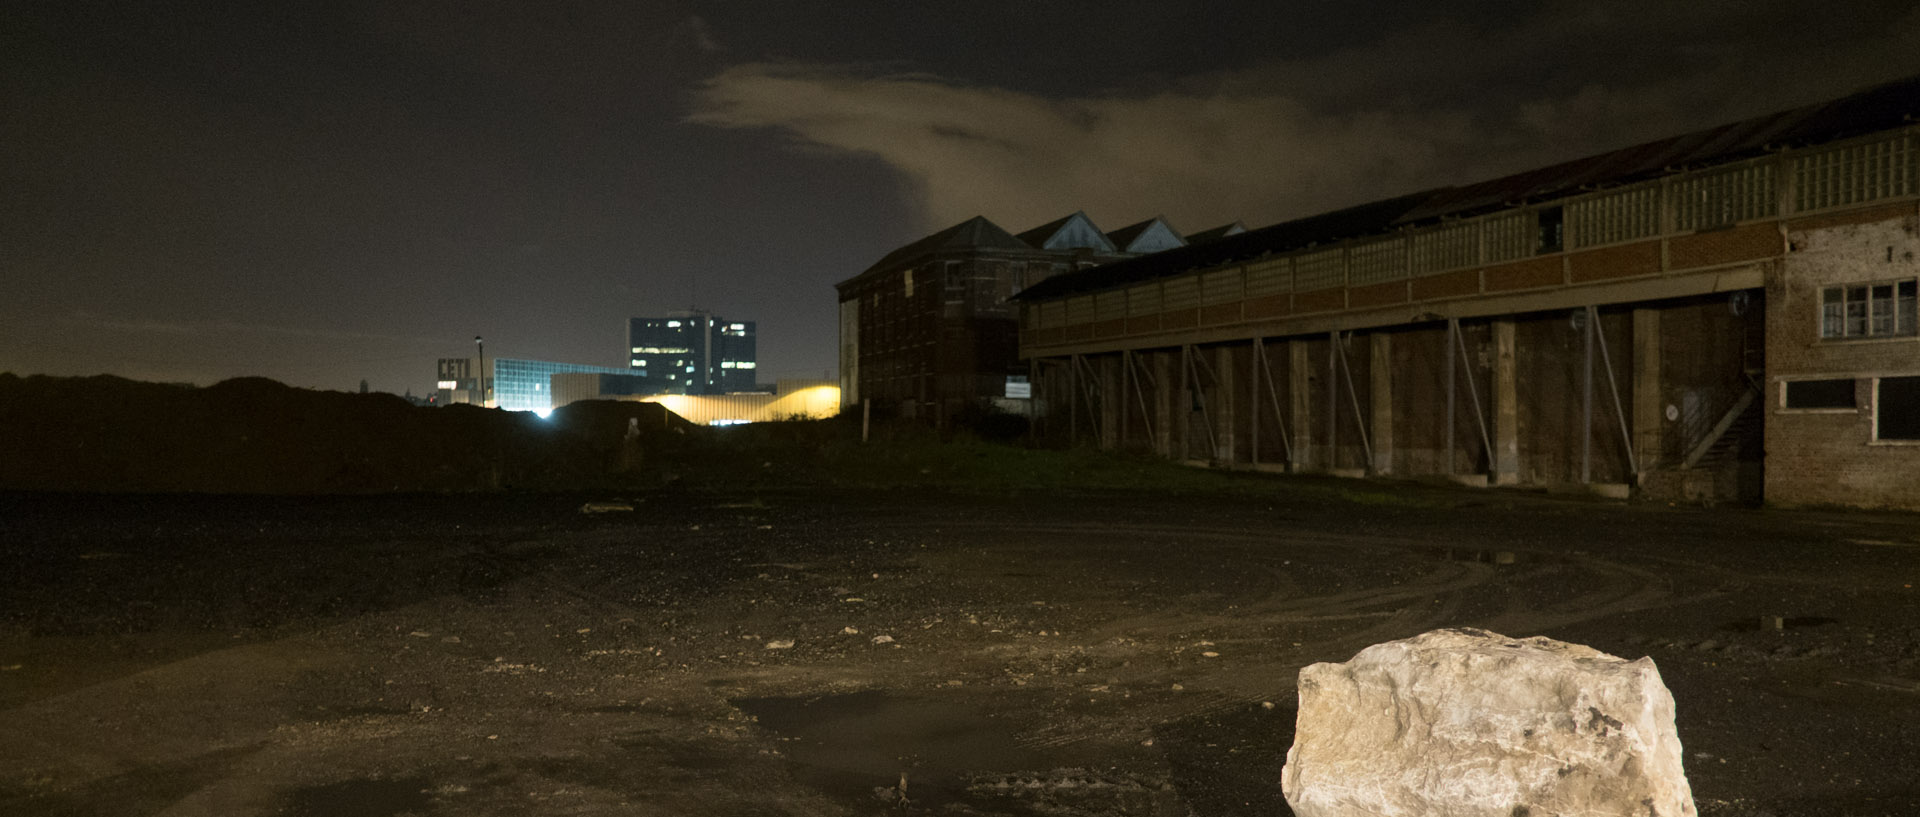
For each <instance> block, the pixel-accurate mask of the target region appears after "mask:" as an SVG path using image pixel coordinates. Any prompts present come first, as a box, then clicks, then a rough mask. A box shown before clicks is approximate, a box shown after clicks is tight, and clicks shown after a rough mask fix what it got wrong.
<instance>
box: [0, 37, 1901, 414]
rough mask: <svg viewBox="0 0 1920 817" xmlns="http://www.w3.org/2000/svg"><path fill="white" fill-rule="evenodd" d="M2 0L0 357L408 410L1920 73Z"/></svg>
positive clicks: (1876, 62) (1786, 47)
mask: <svg viewBox="0 0 1920 817" xmlns="http://www.w3.org/2000/svg"><path fill="white" fill-rule="evenodd" d="M808 6H812V7H813V8H808ZM0 8H4V10H3V11H0V102H4V111H3V114H0V184H4V197H3V198H0V206H3V207H4V210H0V280H3V281H4V283H5V286H4V288H0V371H12V372H15V373H19V374H34V373H43V374H58V375H86V374H99V373H109V374H117V375H122V376H126V377H133V378H139V379H146V380H161V381H186V382H195V383H199V384H202V385H206V384H211V383H213V382H216V381H219V380H222V379H225V378H228V377H235V376H242V375H261V376H266V377H271V378H274V379H277V380H281V381H284V382H287V383H290V384H293V385H297V386H306V387H314V388H328V389H353V388H357V386H358V384H359V382H360V380H361V379H363V378H364V379H366V380H367V381H369V383H370V385H371V386H372V388H374V389H376V390H383V391H392V392H401V391H404V390H409V389H410V390H412V391H413V392H415V393H416V394H417V393H421V392H424V391H426V390H428V389H431V388H432V381H433V363H434V359H435V358H439V357H455V356H462V355H469V354H471V353H472V346H473V344H472V338H473V336H474V335H476V334H479V335H484V336H486V338H487V353H488V356H489V357H492V356H495V355H501V356H508V357H526V358H537V359H545V360H560V361H568V362H576V363H590V364H598V365H607V366H613V365H619V364H620V363H621V362H622V360H623V359H624V357H623V355H622V352H623V351H624V349H623V347H624V345H625V336H624V332H625V320H626V318H628V317H630V316H638V315H656V314H664V313H665V312H668V311H670V310H675V309H683V308H686V307H688V306H689V305H698V306H701V307H704V308H707V309H711V310H714V311H716V312H718V313H720V314H722V315H724V316H725V317H727V318H730V319H735V320H755V321H758V322H759V333H760V334H759V349H760V361H761V363H760V370H761V373H762V374H761V378H762V380H763V381H766V380H772V379H773V378H774V377H780V376H787V377H820V376H822V375H825V374H828V373H829V372H831V371H832V368H833V366H834V361H835V359H836V355H835V350H834V343H835V333H836V331H837V322H836V305H835V295H834V291H833V284H834V283H835V282H837V281H840V280H843V279H845V278H848V277H851V276H852V275H855V274H857V273H859V272H860V271H861V270H863V269H865V268H866V267H867V265H869V264H871V263H872V262H873V261H875V260H876V259H878V258H879V257H880V256H881V255H882V254H884V253H885V252H886V251H888V250H890V249H892V248H894V247H896V246H899V245H901V244H904V243H906V242H908V241H911V240H913V239H915V238H918V237H920V236H922V235H925V234H926V233H929V232H931V231H933V230H936V229H940V228H943V227H946V226H948V225H950V224H952V223H954V222H957V221H960V220H962V219H965V218H968V217H970V216H973V215H976V214H978V215H985V216H987V217H988V218H990V219H993V220H994V221H995V222H997V223H999V224H1000V225H1001V226H1003V227H1006V228H1008V229H1010V230H1015V231H1019V230H1024V229H1027V228H1030V227H1033V226H1036V225H1038V224H1040V223H1043V222H1046V221H1049V220H1051V219H1053V218H1056V217H1058V216H1061V215H1065V214H1067V213H1069V212H1072V211H1074V210H1085V211H1087V213H1088V214H1089V215H1091V216H1092V217H1093V218H1094V220H1095V221H1096V222H1097V223H1099V224H1100V225H1102V226H1103V227H1105V228H1106V229H1109V230H1111V229H1114V228H1117V227H1121V226H1124V225H1126V224H1128V223H1131V222H1134V221H1138V220H1141V219H1144V218H1148V217H1151V216H1154V215H1157V214H1159V215H1165V216H1167V217H1168V218H1169V219H1170V220H1171V221H1172V222H1173V224H1174V225H1175V226H1176V227H1178V228H1180V229H1182V230H1187V231H1197V230H1201V229H1205V228H1208V227H1213V226H1217V225H1219V224H1222V223H1225V222H1228V221H1233V220H1240V221H1243V222H1245V223H1246V224H1247V225H1248V226H1249V227H1258V226H1262V225H1265V224H1270V223H1273V222H1276V221H1280V220H1284V219H1287V218H1291V217H1296V216H1301V215H1308V214H1312V213H1314V212H1319V211H1322V210H1326V209H1329V208H1334V207H1338V206H1342V205H1348V204H1354V203H1359V202H1362V201H1367V200H1371V199H1376V198H1381V197H1384V196H1389V195H1394V194H1398V193H1405V192H1411V191H1414V190H1418V189H1423V188H1427V187H1432V186H1437V185H1443V184H1453V183H1462V182H1471V181H1475V180H1478V179H1483V178H1487V177H1490V176H1494V175H1499V174H1503V173H1508V172H1513V171H1518V170H1524V169H1527V168H1530V167H1535V166H1539V165H1542V164H1546V163H1549V162H1552V161H1556V160H1561V159H1568V158H1574V157H1577V156H1580V155H1585V154H1589V153H1593V152H1596V151H1600V150H1606V149H1610V148H1615V147H1622V146H1625V145H1629V144H1633V143H1635V142H1639V141H1645V140H1648V139H1654V138H1659V137H1662V136H1667V135H1671V134H1674V133H1678V132H1681V131H1684V130H1688V129H1692V128H1698V127H1705V126H1710V125H1715V124H1719V123H1721V122H1725V121H1729V120H1733V119H1738V118H1741V117H1745V116H1750V115H1755V114H1761V113H1766V112H1769V111H1773V110H1777V109H1782V108H1787V107H1792V106H1795V105H1801V104H1806V103H1809V102H1817V101H1821V100H1823V99H1827V98H1830V97H1836V96H1840V95H1843V94H1846V93H1848V92H1850V91H1853V90H1856V89H1858V88H1860V87H1863V86H1867V85H1871V84H1874V83H1877V82H1881V81H1884V80H1888V79H1894V78H1897V77H1902V76H1907V75H1911V74H1916V73H1920V9H1916V7H1915V6H1914V5H1913V4H1912V3H1911V2H1884V3H1883V2H1849V3H1843V4H1832V3H1825V2H1801V3H1788V2H1764V0H1740V1H1738V2H1712V1H1709V2H1692V3H1671V2H1649V3H1644V4H1635V3H1604V2H1539V3H1527V4H1514V3H1504V2H1503V3H1493V2H1481V3H1476V2H1464V1H1463V2H1447V3H1433V2H1403V3H1395V2H1387V3H1366V2H1341V3H1299V4H1290V3H1289V4H1283V3H1267V2H1248V3H1181V2H1166V0H1162V1H1161V2H1156V3H1143V2H1107V3H1099V4H1066V3H1043V2H1034V1H1033V0H1025V1H1024V2H991V1H990V0H976V2H967V3H941V2H903V1H902V0H887V1H886V2H838V3H831V4H828V3H820V4H803V3H792V2H776V1H775V0H766V1H765V2H747V1H744V0H734V1H732V2H718V1H716V2H673V1H672V0H659V1H657V2H611V1H610V2H604V3H572V2H557V1H555V0H542V1H541V2H525V3H503V2H472V1H471V0H458V1H457V2H451V1H450V2H404V0H383V1H382V2H367V3H361V2H324V3H282V2H236V3H232V4H205V3H190V2H181V3H131V2H128V3H109V4H93V3H87V2H76V1H73V0H62V1H61V2H52V3H45V4H30V5H25V6H23V5H21V4H19V3H8V4H6V5H5V6H4V7H0Z"/></svg>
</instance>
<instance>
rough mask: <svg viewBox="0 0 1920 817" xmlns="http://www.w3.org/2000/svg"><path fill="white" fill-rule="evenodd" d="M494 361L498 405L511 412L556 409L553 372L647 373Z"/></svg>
mask: <svg viewBox="0 0 1920 817" xmlns="http://www.w3.org/2000/svg"><path fill="white" fill-rule="evenodd" d="M491 362H492V363H493V399H494V404H495V405H497V406H499V407H500V408H503V409H506V410H508V411H533V412H539V413H541V414H545V413H547V412H549V411H552V410H553V384H552V382H551V380H550V378H551V377H552V376H553V375H556V374H568V373H586V374H610V375H620V376H622V377H624V378H631V377H633V376H635V375H636V374H644V373H641V372H635V371H634V370H632V369H615V368H612V367H608V366H583V365H581V364H578V363H555V362H552V361H548V360H515V359H513V358H496V359H494V360H493V361H491ZM634 393H644V392H634Z"/></svg>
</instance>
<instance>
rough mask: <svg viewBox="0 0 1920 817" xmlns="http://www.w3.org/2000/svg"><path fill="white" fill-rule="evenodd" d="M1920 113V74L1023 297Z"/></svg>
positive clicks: (1496, 205)
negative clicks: (1814, 103)
mask: <svg viewBox="0 0 1920 817" xmlns="http://www.w3.org/2000/svg"><path fill="white" fill-rule="evenodd" d="M1916 116H1920V76H1917V77H1908V78H1906V79H1902V80H1896V81H1894V82H1889V83H1886V84H1884V85H1878V86H1875V87H1873V88H1868V89H1866V90H1864V91H1861V92H1859V93H1856V94H1853V95H1851V96H1848V97H1845V98H1842V99H1837V100H1834V101H1831V102H1823V103H1820V104H1817V105H1807V106H1804V107H1800V108H1795V109H1793V110H1789V111H1781V112H1779V113H1773V114H1768V115H1766V116H1758V117H1754V118H1752V119H1747V120H1743V121H1740V122H1734V123H1731V124H1727V125H1721V126H1719V127H1715V128H1708V129H1705V130H1701V131H1695V132H1693V133H1688V134H1682V135H1679V136H1673V137H1668V138H1666V139H1660V140H1657V141H1653V142H1647V143H1645V144H1641V145H1635V146H1633V147H1629V148H1623V149H1621V150H1615V151H1610V152H1607V153H1602V154H1599V155H1597V156H1589V157H1586V158H1584V159H1575V160H1573V161H1570V162H1562V163H1560V164H1556V165H1551V166H1548V167H1543V168H1538V169H1535V170H1529V171H1526V172H1523V173H1516V174H1513V175H1511V176H1505V177H1502V178H1498V179H1491V180H1488V181H1484V182H1480V183H1477V184H1469V185H1463V186H1460V187H1447V188H1440V189H1437V190H1432V191H1428V192H1425V193H1416V194H1413V195H1410V196H1402V197H1399V198H1395V199H1387V200H1384V201H1379V202H1374V203H1371V204H1363V205H1360V206H1358V207H1352V208H1348V209H1346V210H1341V211H1337V212H1334V213H1327V214H1324V215H1318V216H1310V217H1308V218H1303V219H1298V220H1295V221H1290V222H1286V223H1284V224H1277V225H1274V226H1272V227H1263V228H1261V229H1258V230H1250V231H1248V232H1245V233H1241V234H1239V235H1235V236H1231V237H1227V238H1222V239H1219V240H1216V241H1211V242H1207V243H1204V244H1200V243H1196V244H1194V245H1192V246H1187V247H1182V248H1180V249H1176V250H1168V251H1166V252H1161V253H1155V254H1153V255H1147V256H1141V257H1139V258H1132V259H1127V260H1124V261H1118V262H1114V263H1111V264H1106V265H1103V266H1098V267H1093V268H1091V269H1086V270H1081V271H1079V272H1074V273H1069V274H1066V275H1059V276H1055V277H1053V278H1049V279H1047V280H1045V281H1042V282H1041V283H1039V284H1036V285H1034V286H1032V287H1029V288H1027V289H1026V290H1024V291H1022V292H1021V293H1020V294H1019V295H1018V296H1016V297H1018V298H1020V299H1022V300H1035V299H1042V298H1052V297H1059V296H1062V295H1067V294H1071V293H1076V292H1086V291H1091V290H1099V289H1107V288H1109V287H1113V286H1117V285H1121V284H1128V283H1135V282H1138V281H1145V280H1151V279H1154V278H1160V277H1164V276H1169V275H1177V274H1179V273H1181V272H1184V271H1187V270H1191V269H1201V268H1206V267H1214V266H1220V265H1224V264H1231V263H1235V262H1239V261H1244V260H1248V259H1251V258H1257V257H1259V256H1261V255H1266V254H1269V253H1280V252H1288V251H1291V250H1296V249H1300V248H1303V247H1308V246H1312V245H1314V244H1325V243H1332V242H1335V241H1343V240H1346V239H1350V238H1359V237H1362V236H1366V235H1371V234H1376V233H1381V232H1385V231H1387V230H1390V229H1393V228H1396V227H1403V226H1411V225H1416V224H1421V223H1430V222H1434V221H1438V220H1440V219H1442V218H1446V217H1465V216H1472V215H1478V214H1480V213H1484V212H1489V211H1493V210H1499V209H1503V208H1507V207H1512V206H1514V205H1516V204H1520V203H1523V202H1528V201H1539V200H1544V199H1552V198H1559V197H1562V196H1566V195H1570V194H1574V193H1577V192H1580V191H1582V190H1587V189H1591V188H1595V187H1606V186H1614V185H1621V184H1629V183H1632V182H1637V181H1643V180H1645V179H1650V178H1657V177H1659V176H1663V175H1668V174H1672V173H1677V172H1680V171H1682V170H1687V169H1692V168H1698V167H1704V166H1708V165H1714V164H1721V163H1726V162H1733V161H1738V160H1740V159H1746V158H1751V157H1755V156H1762V155H1765V154H1767V153H1770V152H1773V151H1777V150H1782V149H1787V148H1797V147H1806V146H1809V145H1817V144H1821V143H1824V142H1831V141H1835V140H1839V139H1846V138H1849V137H1853V136H1860V135H1863V134H1868V133H1873V132H1875V131H1882V130H1890V129H1893V128H1897V127H1900V126H1902V125H1906V124H1908V123H1910V122H1912V121H1914V120H1915V118H1916Z"/></svg>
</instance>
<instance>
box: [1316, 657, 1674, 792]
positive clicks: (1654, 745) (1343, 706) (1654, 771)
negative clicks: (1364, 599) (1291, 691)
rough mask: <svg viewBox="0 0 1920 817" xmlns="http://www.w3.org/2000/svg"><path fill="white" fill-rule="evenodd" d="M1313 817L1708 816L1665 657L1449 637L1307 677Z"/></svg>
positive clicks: (1327, 667) (1327, 666)
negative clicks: (1683, 746)
mask: <svg viewBox="0 0 1920 817" xmlns="http://www.w3.org/2000/svg"><path fill="white" fill-rule="evenodd" d="M1280 785H1281V790H1282V791H1283V792H1284V793H1285V794H1286V797H1287V803H1288V804H1289V805H1291V806H1292V807H1293V811H1294V814H1296V815H1298V817H1363V816H1364V817H1469V815H1471V816H1472V817H1553V816H1554V815H1569V817H1570V816H1571V815H1581V816H1582V817H1600V815H1619V816H1620V817H1628V816H1629V815H1631V817H1695V811H1694V806H1693V793H1692V791H1691V790H1690V789H1689V788H1688V786H1687V778H1686V774H1685V773H1684V772H1683V771H1682V769H1681V752H1680V737H1679V735H1678V734H1677V733H1676V732H1675V731H1674V726H1673V695H1672V694H1671V693H1669V692H1668V691H1667V688H1666V685H1665V684H1663V683H1661V681H1660V672H1659V670H1658V669H1655V668H1654V665H1653V659H1650V658H1641V659H1640V660H1638V661H1627V660H1625V659H1622V658H1617V657H1615V656H1611V655H1608V654H1606V653H1603V652H1600V651H1599V650H1595V649H1593V648H1591V647H1587V646H1583V645H1580V644H1569V643H1566V642H1563V641H1555V640H1553V639H1550V638H1541V637H1536V638H1522V639H1516V638H1508V637H1506V636H1503V635H1500V634H1498V633H1491V632H1487V631H1485V630H1472V629H1458V630H1436V631H1434V632H1430V633H1425V634H1423V635H1418V636H1415V637H1413V638H1408V639H1404V640H1401V641H1390V642H1387V643H1385V644H1375V645H1374V646H1371V647H1368V648H1366V649H1364V650H1361V651H1360V653H1359V654H1358V655H1355V656H1354V657H1353V659H1352V660H1350V661H1348V662H1346V663H1344V664H1314V665H1312V666H1310V667H1307V668H1305V669H1303V670H1301V671H1300V715H1299V719H1298V721H1297V722H1296V726H1295V732H1294V739H1293V748H1291V749H1290V750H1288V751H1287V766H1286V769H1285V770H1284V771H1283V772H1282V775H1281V781H1280Z"/></svg>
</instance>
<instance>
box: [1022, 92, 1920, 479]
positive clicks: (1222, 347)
mask: <svg viewBox="0 0 1920 817" xmlns="http://www.w3.org/2000/svg"><path fill="white" fill-rule="evenodd" d="M1916 114H1920V77H1916V78H1911V79H1907V80H1902V81H1898V82H1894V83H1889V84H1887V85H1883V86H1879V87H1875V88H1872V89H1869V90H1866V91H1863V92H1860V93H1857V94H1855V95H1853V96H1850V97H1847V98H1844V99H1840V100H1837V101H1834V102H1830V103H1826V104H1820V105H1813V106H1808V107H1805V108H1800V109H1796V110H1792V111H1786V112H1782V113H1778V114H1774V115H1771V116H1764V117H1759V118H1755V119H1751V120H1747V121H1743V122H1738V123H1735V124H1731V125H1726V126H1722V127H1718V128H1713V129H1709V130H1705V131H1700V132H1697V133H1691V134H1686V135H1682V136H1676V137H1672V138H1668V139H1663V140H1660V141H1657V142H1651V143H1648V144H1644V145H1639V146H1636V147H1632V148H1627V149H1624V150H1619V151H1615V152H1612V153H1606V154H1602V155H1598V156H1593V157H1589V158H1585V159H1580V160H1577V161H1572V162H1567V163H1563V164H1559V165H1555V166H1552V167H1546V168H1541V169H1539V170H1534V171H1530V172H1526V173H1520V174H1516V175H1513V176H1509V177H1505V178H1501V179H1494V180H1491V181H1487V182H1483V183H1479V184H1472V185H1466V186H1462V187H1454V188H1443V189H1439V190H1433V191H1427V192H1423V193H1418V194H1414V195H1410V196H1405V197H1401V198H1396V199H1390V200H1386V201H1380V202H1374V203H1371V204H1367V205H1362V206H1359V207H1355V208H1351V209H1348V210H1343V211H1339V212H1335V213H1328V214H1323V215H1319V216H1314V217H1310V218H1306V219H1301V220H1298V221H1293V222H1288V223H1284V224H1279V225H1274V226H1271V227H1267V228H1264V229H1258V230H1253V231H1250V232H1246V233H1243V234H1240V235H1237V236H1232V237H1229V238H1224V239H1221V240H1218V241H1214V242H1210V243H1207V244H1202V245H1194V246H1189V247H1184V248H1180V249H1175V250H1171V251H1168V252H1164V253H1159V254H1156V255H1149V256H1142V257H1139V258H1134V259H1129V260H1124V261H1120V262H1117V263H1113V264H1109V265H1107V266H1104V267H1101V268H1098V269H1093V270H1087V271H1083V272H1075V273H1070V274H1066V275H1061V276H1057V277H1054V278H1051V279H1049V280H1047V281H1045V282H1042V283H1040V284H1038V285H1035V286H1034V287H1032V288H1030V289H1028V290H1026V291H1025V292H1023V293H1021V294H1020V296H1019V297H1018V299H1017V300H1018V301H1019V302H1020V303H1021V355H1022V356H1023V357H1024V358H1026V359H1027V360H1028V361H1029V362H1030V363H1031V364H1032V366H1033V372H1034V378H1035V381H1036V382H1035V384H1034V388H1035V394H1036V397H1037V398H1039V399H1040V400H1041V401H1042V403H1043V405H1044V406H1045V419H1044V421H1043V422H1044V426H1043V427H1042V428H1041V429H1040V432H1041V433H1044V434H1048V435H1053V436H1057V437H1067V438H1072V439H1076V440H1081V441H1093V442H1097V443H1098V444H1100V445H1102V446H1107V447H1134V448H1140V449H1145V450H1151V451H1154V452H1157V453H1159V454H1161V455H1163V456H1168V457H1172V458H1176V459H1181V460H1187V461H1195V462H1200V463H1210V464H1213V465H1217V466H1223V467H1256V468H1284V469H1288V470H1295V471H1318V472H1331V473H1341V474H1368V473H1370V474H1382V475H1401V476H1440V477H1447V478H1452V479H1455V480H1459V481H1463V482H1469V483H1483V482H1484V483H1492V484H1501V485H1514V484H1522V485H1536V486H1549V487H1552V486H1579V487H1583V488H1586V489H1591V490H1596V491H1599V492H1601V493H1607V494H1615V495H1620V494H1625V493H1627V492H1629V491H1640V492H1642V493H1644V494H1645V495H1648V496H1654V497H1668V498H1683V499H1709V500H1711V499H1736V498H1738V499H1746V500H1758V499H1762V498H1764V499H1765V500H1766V501H1767V502H1769V503H1774V504H1782V505H1818V504H1834V505H1855V506H1869V507H1895V508H1906V509H1920V325H1917V321H1916V309H1915V303H1916V300H1915V295H1916V293H1915V288H1916V282H1920V257H1917V255H1920V185H1917V184H1916V174H1917V173H1920V158H1917V157H1916V155H1915V154H1916V147H1917V145H1916V142H1917V140H1920V128H1916V127H1915V126H1914V125H1913V124H1912V121H1913V116H1914V115H1916Z"/></svg>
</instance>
